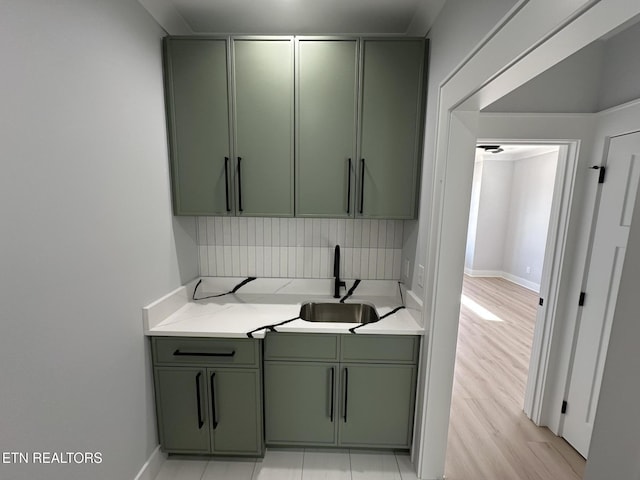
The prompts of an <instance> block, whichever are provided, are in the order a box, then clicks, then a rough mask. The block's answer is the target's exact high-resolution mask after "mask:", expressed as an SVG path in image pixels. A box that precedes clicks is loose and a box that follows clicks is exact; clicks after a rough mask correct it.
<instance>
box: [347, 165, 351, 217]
mask: <svg viewBox="0 0 640 480" xmlns="http://www.w3.org/2000/svg"><path fill="white" fill-rule="evenodd" d="M347 213H351V159H349V176H348V179H347Z"/></svg>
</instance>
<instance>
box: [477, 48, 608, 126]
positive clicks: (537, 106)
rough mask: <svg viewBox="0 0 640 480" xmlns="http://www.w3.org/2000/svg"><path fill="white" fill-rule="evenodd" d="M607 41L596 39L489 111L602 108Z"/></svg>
mask: <svg viewBox="0 0 640 480" xmlns="http://www.w3.org/2000/svg"><path fill="white" fill-rule="evenodd" d="M604 58H605V44H604V42H603V41H597V42H593V43H591V44H590V45H588V46H586V47H585V48H583V49H582V50H580V51H578V52H576V53H574V54H573V55H571V56H570V57H569V58H567V59H566V60H564V61H563V62H560V63H559V64H557V65H554V66H553V67H551V68H550V69H549V70H547V71H545V72H543V73H541V74H540V75H538V76H537V77H535V78H534V79H532V80H531V81H529V82H527V83H526V84H525V85H523V86H522V87H520V88H518V89H516V90H514V91H513V92H511V93H510V94H508V95H505V96H504V97H502V98H501V99H499V100H498V101H497V102H495V103H493V104H491V105H489V106H488V107H487V108H485V109H484V111H485V112H527V113H535V112H544V113H567V112H573V113H593V112H597V111H598V96H599V95H600V85H601V82H600V74H599V72H600V69H601V68H602V64H603V62H604Z"/></svg>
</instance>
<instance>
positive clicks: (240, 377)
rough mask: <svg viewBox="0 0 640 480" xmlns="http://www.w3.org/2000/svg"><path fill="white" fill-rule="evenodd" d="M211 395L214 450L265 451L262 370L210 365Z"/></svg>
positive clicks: (255, 453) (237, 452)
mask: <svg viewBox="0 0 640 480" xmlns="http://www.w3.org/2000/svg"><path fill="white" fill-rule="evenodd" d="M208 375H209V384H208V388H209V399H210V402H209V404H210V406H211V412H210V418H211V425H212V428H211V438H212V441H211V444H212V451H213V453H217V454H224V455H231V454H236V455H254V456H257V455H261V454H262V449H263V448H262V402H261V401H260V398H261V379H260V372H259V370H245V369H240V368H229V369H222V368H218V369H210V370H209V371H208Z"/></svg>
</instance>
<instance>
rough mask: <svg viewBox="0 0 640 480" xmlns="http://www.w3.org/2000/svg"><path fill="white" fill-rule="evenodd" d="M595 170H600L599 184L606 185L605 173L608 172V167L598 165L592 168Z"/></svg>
mask: <svg viewBox="0 0 640 480" xmlns="http://www.w3.org/2000/svg"><path fill="white" fill-rule="evenodd" d="M591 168H592V169H593V170H600V175H599V176H598V183H604V176H605V172H606V170H607V169H606V167H600V166H598V165H595V166H593V167H591Z"/></svg>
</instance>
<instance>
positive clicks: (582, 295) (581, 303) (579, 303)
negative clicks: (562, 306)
mask: <svg viewBox="0 0 640 480" xmlns="http://www.w3.org/2000/svg"><path fill="white" fill-rule="evenodd" d="M586 295H587V294H586V293H585V292H580V299H579V300H578V306H580V307H582V306H583V305H584V297H585V296H586Z"/></svg>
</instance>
